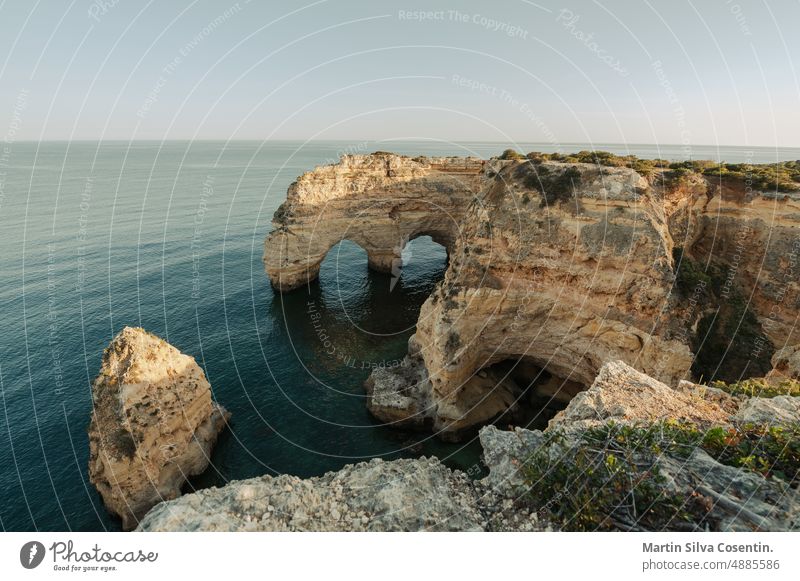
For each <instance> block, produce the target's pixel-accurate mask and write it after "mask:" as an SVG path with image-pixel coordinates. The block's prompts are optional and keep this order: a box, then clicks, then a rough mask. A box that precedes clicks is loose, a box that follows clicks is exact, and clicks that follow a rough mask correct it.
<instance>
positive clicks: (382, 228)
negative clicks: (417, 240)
mask: <svg viewBox="0 0 800 581" xmlns="http://www.w3.org/2000/svg"><path fill="white" fill-rule="evenodd" d="M667 174H668V172H667V171H666V170H661V169H656V170H655V171H654V173H652V174H650V175H649V176H647V177H644V176H642V175H640V174H639V173H637V172H636V171H634V170H633V169H629V168H626V167H609V166H601V165H595V164H584V163H560V162H554V161H543V160H541V159H539V160H537V159H524V158H523V159H517V160H501V159H498V158H493V159H490V160H486V161H481V160H476V159H472V158H469V159H458V158H444V159H442V158H437V159H432V158H414V159H412V158H407V157H401V156H394V155H389V154H379V155H371V156H346V157H344V158H343V159H342V162H341V163H340V164H337V165H332V166H325V167H321V168H317V169H316V170H314V171H312V172H309V173H307V174H305V175H303V176H301V177H300V178H299V179H298V181H297V182H296V183H295V184H293V185H292V186H291V188H290V190H289V194H288V197H287V201H286V203H285V204H284V205H283V206H282V207H281V209H279V211H278V212H277V213H276V217H275V220H274V226H275V230H274V231H273V233H272V234H270V236H269V237H268V238H267V241H266V245H265V253H264V261H265V265H266V269H267V273H268V274H269V276H270V279H271V281H272V283H273V285H274V286H275V287H276V288H278V289H281V290H289V289H292V288H295V287H297V286H299V285H302V284H304V283H305V282H306V281H308V280H310V279H313V278H314V277H315V276H316V273H317V271H318V269H319V264H320V262H321V261H322V259H323V258H324V256H325V253H326V252H327V250H328V249H329V248H330V247H331V246H332V245H333V244H334V243H336V242H337V241H338V240H341V239H342V238H348V239H350V240H354V241H356V242H358V243H359V244H361V245H362V246H363V247H364V248H365V249H366V250H367V253H368V255H369V256H370V264H371V266H373V267H374V268H379V269H386V268H388V265H389V263H390V262H391V260H394V259H395V258H396V257H397V256H398V253H399V250H400V249H401V248H402V245H403V244H404V240H407V239H408V238H409V237H412V238H413V237H414V236H416V235H419V234H423V233H427V234H431V235H432V236H433V237H434V239H435V240H439V241H441V242H442V243H443V244H445V246H446V247H447V249H448V253H449V257H450V261H449V265H448V269H447V271H446V273H445V277H444V280H443V281H442V283H441V284H439V285H438V286H437V288H436V289H435V290H434V292H433V293H432V295H431V296H430V297H429V299H428V300H427V301H426V302H425V303H424V304H423V306H422V309H421V311H420V315H419V321H418V323H417V329H416V334H415V336H414V337H413V338H412V341H411V342H410V346H411V347H410V350H409V357H408V359H407V360H406V362H405V364H404V365H403V366H401V367H399V368H395V369H393V370H380V371H379V372H376V373H375V374H373V376H372V378H371V379H370V382H369V384H368V405H369V406H370V409H371V410H372V411H373V413H374V415H375V416H376V417H378V418H379V419H381V420H382V421H385V422H387V423H391V424H393V425H398V426H406V427H424V428H426V429H427V428H430V427H433V428H434V429H435V430H437V431H438V432H439V433H440V434H441V435H443V436H444V437H446V438H451V439H457V438H458V437H459V434H461V433H463V432H464V430H466V429H468V428H470V427H472V426H476V425H481V424H483V423H487V422H489V421H492V420H495V419H497V418H498V417H501V416H503V414H504V413H505V412H506V411H508V410H512V409H513V408H514V407H515V406H516V405H517V404H518V403H519V401H520V397H522V396H524V393H525V391H526V390H527V389H529V388H530V385H524V384H523V385H520V384H519V382H515V381H507V380H506V378H502V377H501V378H498V380H497V381H495V382H487V381H486V377H481V376H480V375H479V373H478V372H480V371H481V370H484V369H486V368H489V367H491V366H493V365H495V364H497V363H498V362H501V361H508V360H512V361H513V360H520V361H524V362H525V364H526V365H531V366H535V367H538V368H539V369H540V370H544V371H546V372H547V374H548V375H549V376H551V378H553V377H554V378H557V379H558V380H560V381H561V385H563V386H564V389H565V390H567V391H568V392H569V393H571V394H573V395H574V393H575V392H576V391H578V390H579V387H578V388H576V386H583V387H584V388H585V387H588V386H589V385H590V384H591V383H592V381H593V379H594V377H595V376H596V375H597V373H598V371H599V370H600V368H601V367H602V366H603V364H604V363H606V362H608V361H611V360H621V361H623V362H625V363H627V364H629V365H631V366H632V367H634V368H636V369H637V370H639V371H641V372H644V373H647V374H648V375H650V376H652V377H653V378H655V379H658V380H660V381H663V382H666V383H668V384H675V383H676V382H677V381H678V380H679V379H682V378H685V377H691V376H694V377H699V376H700V375H704V377H705V378H706V379H709V376H708V374H707V373H706V370H707V369H713V368H714V365H712V363H713V359H714V357H718V356H723V355H724V354H725V353H728V356H729V358H730V357H731V356H733V355H735V358H736V361H735V362H733V363H735V364H736V365H732V362H731V361H726V362H725V365H724V368H723V369H722V371H725V370H729V371H731V374H734V373H735V374H737V375H738V374H739V372H740V368H741V370H743V371H742V373H749V374H750V375H763V374H764V373H766V372H767V371H769V369H770V368H771V365H770V364H769V359H770V357H771V356H772V353H773V352H774V345H785V344H793V343H797V338H796V337H792V336H791V335H792V332H793V328H794V323H793V321H794V320H795V318H796V316H797V312H798V309H800V281H799V279H800V277H798V273H800V266H798V265H799V264H800V261H799V260H798V258H799V257H800V238H799V237H798V232H799V228H800V199H798V198H797V197H796V196H779V197H774V196H767V195H762V194H759V193H753V192H749V191H745V189H744V187H743V186H742V185H741V184H737V183H735V182H731V181H726V182H719V183H718V182H715V181H714V180H713V179H712V178H709V177H706V176H703V175H701V174H697V173H691V172H690V173H689V175H687V176H684V177H683V178H682V179H681V180H670V179H668V175H667ZM742 239H745V240H747V241H752V243H751V244H744V245H743V244H742V243H741V242H740V241H741V240H742ZM398 241H399V243H398ZM743 247H744V250H743ZM688 264H691V265H699V266H694V267H693V268H695V269H700V274H699V275H697V276H696V277H695V278H693V277H692V276H691V275H692V273H694V271H691V270H689V271H688V272H689V274H688V275H687V274H686V272H687V269H686V265H688ZM680 265H683V266H680ZM681 268H683V271H681V270H680V269H681ZM707 273H708V274H707ZM728 280H730V282H728ZM741 297H744V301H742V300H740V298H741ZM748 299H749V300H748ZM718 310H720V312H722V315H723V316H722V317H721V318H717V319H715V317H714V314H715V313H716V312H717V311H718ZM738 319H741V320H743V321H744V322H745V323H744V324H743V325H739V326H738V327H737V326H736V321H737V320H738ZM715 325H716V326H715ZM731 325H733V326H732V327H731ZM706 327H708V328H709V329H710V332H711V333H712V334H713V335H714V337H715V338H716V339H715V341H716V342H709V345H710V347H709V346H708V345H706V347H705V351H703V352H702V353H701V355H702V357H701V363H702V365H698V362H697V361H696V357H695V355H696V352H697V350H698V349H699V348H700V344H701V343H702V341H700V340H698V333H699V331H700V330H704V332H705V329H706ZM737 328H738V329H740V331H739V333H738V334H737V333H728V331H729V330H730V329H737ZM729 336H731V338H730V339H729V338H728V337H729ZM726 341H728V342H730V341H735V342H737V344H736V346H735V347H736V348H735V349H733V350H730V349H726V348H725V347H726V345H725V343H724V342H726ZM751 359H752V361H751ZM751 363H752V364H751ZM737 366H738V367H737ZM716 367H717V368H718V369H719V366H718V365H717V366H716ZM734 367H735V369H734ZM762 367H765V368H763V369H762ZM748 370H749V372H748ZM550 381H551V383H552V382H553V381H555V380H552V379H551V380H550ZM549 389H550V391H551V392H553V393H555V394H558V393H559V391H560V388H559V387H558V386H557V385H556V386H555V388H553V386H550V388H549ZM511 417H512V416H507V417H506V419H510V418H511Z"/></svg>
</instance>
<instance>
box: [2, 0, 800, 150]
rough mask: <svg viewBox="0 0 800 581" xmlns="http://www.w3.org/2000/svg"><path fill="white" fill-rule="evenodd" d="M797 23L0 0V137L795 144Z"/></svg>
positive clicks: (766, 15)
mask: <svg viewBox="0 0 800 581" xmlns="http://www.w3.org/2000/svg"><path fill="white" fill-rule="evenodd" d="M421 10H424V11H427V12H429V13H428V14H425V15H424V16H425V18H424V19H422V16H421V15H419V14H416V13H415V12H416V11H421ZM798 22H800V2H797V1H791V2H789V1H782V2H770V3H767V2H765V1H751V0H737V1H736V2H732V1H727V0H710V1H702V2H701V1H700V0H695V1H694V2H688V1H683V0H677V1H675V0H670V1H656V0H644V1H636V2H632V1H625V2H623V1H616V0H615V1H611V0H602V1H600V2H591V1H583V0H575V1H573V2H567V3H564V2H560V3H555V2H546V1H541V2H538V1H537V2H529V1H525V0H499V1H495V2H485V1H482V2H475V1H461V2H455V1H452V2H442V1H438V0H433V1H424V2H423V1H421V0H420V1H410V2H408V3H406V2H404V1H401V2H389V1H383V0H370V1H363V2H361V1H346V2H345V1H342V0H327V1H324V0H320V1H317V2H307V1H305V0H301V1H299V2H286V1H284V2H275V1H271V0H267V1H262V2H259V1H257V0H253V1H252V2H246V1H244V0H241V1H240V2H238V3H236V2H228V1H227V0H222V1H220V0H217V1H214V2H212V1H210V0H197V1H191V0H174V1H169V2H165V1H161V2H155V1H153V2H146V1H143V0H117V2H116V3H115V2H114V0H97V1H96V2H95V1H89V0H74V1H72V2H69V1H57V0H40V1H36V0H24V1H23V0H6V1H4V2H3V1H2V0H0V138H2V136H3V135H6V136H7V137H8V136H9V135H10V136H11V138H13V139H19V140H22V139H26V140H28V139H33V140H36V139H98V138H105V139H124V140H127V139H187V138H200V139H229V138H230V139H269V138H272V139H307V138H317V139H391V138H408V139H415V138H434V139H453V140H491V141H511V140H513V141H539V142H548V141H549V142H553V143H568V142H586V141H590V142H596V143H599V142H628V143H642V142H659V143H681V142H690V143H692V144H729V145H767V146H771V145H781V146H798V145H800V114H798V112H800V80H799V77H798V73H800V63H795V62H794V60H793V56H797V55H800V35H798V33H797V23H798Z"/></svg>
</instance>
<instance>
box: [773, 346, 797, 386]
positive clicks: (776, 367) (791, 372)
mask: <svg viewBox="0 0 800 581" xmlns="http://www.w3.org/2000/svg"><path fill="white" fill-rule="evenodd" d="M767 379H769V380H771V381H782V380H787V379H795V380H800V345H793V346H791V347H784V348H783V349H779V350H778V351H776V352H775V355H773V356H772V371H770V372H769V374H767Z"/></svg>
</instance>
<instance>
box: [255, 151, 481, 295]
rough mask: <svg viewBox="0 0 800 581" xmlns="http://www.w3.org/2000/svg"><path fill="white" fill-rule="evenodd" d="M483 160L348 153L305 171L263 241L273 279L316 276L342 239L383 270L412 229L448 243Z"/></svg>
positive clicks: (284, 283)
mask: <svg viewBox="0 0 800 581" xmlns="http://www.w3.org/2000/svg"><path fill="white" fill-rule="evenodd" d="M482 166H483V161H482V160H480V159H477V158H425V157H419V158H413V159H412V158H408V157H401V156H397V155H391V154H374V155H345V156H343V157H342V159H341V161H340V163H338V164H336V165H327V166H322V167H318V168H317V169H315V170H314V171H311V172H308V173H305V174H303V175H302V176H300V177H299V178H297V181H296V182H295V183H293V184H292V185H291V186H290V187H289V192H288V194H287V196H286V201H285V202H284V203H283V204H282V205H281V207H280V208H279V209H278V211H277V212H276V213H275V217H274V219H273V225H274V227H275V228H274V230H273V231H272V232H271V233H270V235H269V236H268V237H267V240H266V242H265V244H264V266H265V268H266V270H267V273H268V274H269V277H270V280H271V281H272V284H273V286H274V287H275V288H277V289H279V290H283V291H286V290H291V289H294V288H297V287H299V286H302V285H304V284H306V283H307V282H308V281H310V280H313V279H315V278H316V277H317V275H318V274H319V267H320V264H321V263H322V260H323V259H324V258H325V255H326V254H327V253H328V250H330V248H331V247H332V246H334V245H335V244H337V243H338V242H340V241H341V240H344V239H347V240H351V241H353V242H356V243H357V244H359V245H360V246H361V247H362V248H363V249H364V250H366V252H367V256H368V260H369V265H370V267H371V268H373V269H375V270H378V271H382V272H391V271H392V268H396V267H397V265H398V264H399V261H400V256H401V252H402V249H403V247H404V246H405V244H406V243H408V241H409V240H412V239H414V238H416V237H417V236H422V235H429V236H431V237H432V238H433V239H434V240H436V241H437V242H439V243H441V244H442V245H443V246H445V247H446V248H448V249H452V248H453V247H454V245H455V244H456V241H457V239H458V237H459V235H460V229H461V225H462V222H463V219H464V212H465V210H466V208H467V206H468V205H469V204H470V202H471V201H472V200H473V199H474V197H475V195H476V194H477V184H478V178H479V172H480V170H481V168H482Z"/></svg>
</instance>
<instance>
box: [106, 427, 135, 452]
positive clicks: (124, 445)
mask: <svg viewBox="0 0 800 581" xmlns="http://www.w3.org/2000/svg"><path fill="white" fill-rule="evenodd" d="M111 443H112V444H113V445H114V447H115V448H116V449H117V450H119V452H120V453H121V454H123V455H124V456H125V457H127V458H133V455H134V454H136V442H134V441H133V436H131V434H130V432H128V430H126V429H125V428H120V429H119V430H117V431H116V432H114V434H113V435H112V436H111Z"/></svg>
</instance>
